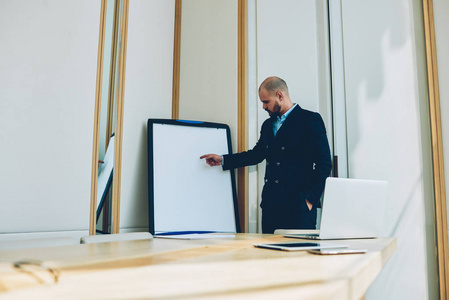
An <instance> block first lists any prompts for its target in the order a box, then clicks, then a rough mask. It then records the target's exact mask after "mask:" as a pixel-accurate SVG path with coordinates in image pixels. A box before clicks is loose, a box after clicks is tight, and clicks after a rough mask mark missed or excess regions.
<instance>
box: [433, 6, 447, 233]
mask: <svg viewBox="0 0 449 300" xmlns="http://www.w3.org/2000/svg"><path fill="white" fill-rule="evenodd" d="M433 8H434V18H435V19H434V22H435V39H436V44H437V60H438V80H439V87H440V105H441V126H442V131H443V152H444V169H445V170H446V175H445V176H446V178H445V179H446V202H447V203H449V18H448V16H449V1H444V0H434V1H433ZM446 206H447V213H448V215H449V205H447V204H446ZM448 227H449V226H448Z"/></svg>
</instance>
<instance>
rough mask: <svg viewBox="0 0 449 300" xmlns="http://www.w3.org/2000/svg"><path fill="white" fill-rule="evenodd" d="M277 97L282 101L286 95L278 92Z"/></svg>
mask: <svg viewBox="0 0 449 300" xmlns="http://www.w3.org/2000/svg"><path fill="white" fill-rule="evenodd" d="M276 97H278V99H279V101H282V100H283V99H284V94H283V93H282V92H281V91H277V92H276Z"/></svg>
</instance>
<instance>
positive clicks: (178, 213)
mask: <svg viewBox="0 0 449 300" xmlns="http://www.w3.org/2000/svg"><path fill="white" fill-rule="evenodd" d="M231 149H232V147H231V138H230V130H229V127H228V126H227V125H225V124H218V123H207V122H196V121H180V120H165V119H149V120H148V175H149V176H148V187H149V191H148V195H149V228H150V232H151V233H152V234H158V233H167V232H189V231H193V232H203V231H206V232H207V231H214V232H237V230H238V228H239V224H238V212H237V197H236V190H235V178H234V172H233V171H229V170H228V171H223V169H222V168H221V167H210V166H208V165H207V164H206V162H205V161H204V159H200V156H201V155H203V154H208V153H216V154H228V153H230V152H231V151H232V150H231Z"/></svg>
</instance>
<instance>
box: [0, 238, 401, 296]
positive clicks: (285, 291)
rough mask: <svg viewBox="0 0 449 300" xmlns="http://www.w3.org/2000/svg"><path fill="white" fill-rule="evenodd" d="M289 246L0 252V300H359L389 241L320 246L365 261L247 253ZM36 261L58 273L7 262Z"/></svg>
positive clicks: (228, 243) (226, 242) (156, 245)
mask: <svg viewBox="0 0 449 300" xmlns="http://www.w3.org/2000/svg"><path fill="white" fill-rule="evenodd" d="M286 241H288V242H293V241H301V240H293V239H288V238H284V237H282V236H279V235H262V234H237V235H236V237H235V238H226V239H207V240H170V239H160V238H156V239H153V240H151V241H126V242H111V243H101V244H86V245H75V246H62V247H51V248H37V249H25V250H15V251H12V250H9V251H0V259H1V261H2V263H0V298H2V299H12V298H14V299H36V298H37V297H41V298H43V299H149V298H150V299H190V298H192V299H193V298H195V299H197V298H203V299H211V298H212V299H222V298H238V299H240V298H247V299H256V298H257V299H276V298H277V299H285V298H287V299H291V298H295V299H363V297H364V295H365V293H366V291H367V289H368V287H369V286H370V284H371V283H372V282H373V280H374V279H375V277H376V276H377V275H378V274H379V272H380V271H381V270H382V267H383V266H384V265H385V263H386V262H387V261H388V260H389V259H390V257H391V256H392V255H393V253H394V252H395V250H396V239H395V238H378V239H364V240H345V241H343V242H342V241H327V242H328V243H335V244H342V243H344V244H346V245H349V246H350V247H351V248H358V249H368V253H365V254H352V255H332V256H323V255H313V254H310V253H308V252H306V251H299V252H284V251H275V250H266V249H260V248H255V247H253V246H252V245H253V244H255V243H275V242H286ZM23 259H33V260H41V261H44V262H45V264H46V265H47V266H49V267H51V268H56V269H58V270H59V271H60V278H59V282H58V283H54V282H53V280H52V277H51V276H49V274H48V272H46V271H40V270H39V269H35V270H32V272H24V271H18V270H17V269H16V268H14V267H13V266H12V264H11V262H14V261H17V260H23Z"/></svg>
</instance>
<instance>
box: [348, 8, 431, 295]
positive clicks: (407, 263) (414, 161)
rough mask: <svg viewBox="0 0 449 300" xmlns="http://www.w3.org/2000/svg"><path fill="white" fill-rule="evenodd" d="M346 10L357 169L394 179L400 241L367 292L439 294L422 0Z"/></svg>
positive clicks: (393, 209) (352, 151) (390, 220)
mask: <svg viewBox="0 0 449 300" xmlns="http://www.w3.org/2000/svg"><path fill="white" fill-rule="evenodd" d="M342 12H343V37H344V62H345V75H346V103H347V129H348V132H347V134H348V155H349V156H348V161H349V177H351V178H366V179H384V180H387V181H388V182H389V193H388V205H387V211H386V224H385V226H384V229H385V235H391V236H395V237H397V242H398V249H397V252H396V253H395V254H394V256H393V257H392V259H391V260H390V261H389V262H388V263H387V265H386V267H385V268H384V269H383V271H382V272H381V274H380V275H379V277H378V278H377V279H376V280H375V282H374V283H373V285H372V286H371V288H370V289H369V292H368V295H367V299H437V298H438V277H437V267H436V253H435V225H434V222H435V220H434V195H433V184H432V158H431V141H430V121H429V108H428V99H427V74H426V61H425V41H424V32H423V19H422V3H421V1H419V0H401V1H389V0H375V1H374V0H372V1H359V0H343V1H342ZM380 16H381V17H380Z"/></svg>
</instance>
